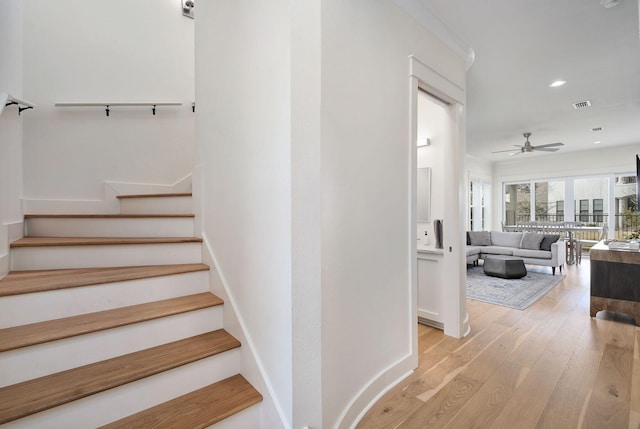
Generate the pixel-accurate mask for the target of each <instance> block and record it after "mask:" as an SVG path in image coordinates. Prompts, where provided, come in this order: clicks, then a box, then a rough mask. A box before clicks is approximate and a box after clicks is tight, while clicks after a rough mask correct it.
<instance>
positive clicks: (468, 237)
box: [467, 231, 471, 244]
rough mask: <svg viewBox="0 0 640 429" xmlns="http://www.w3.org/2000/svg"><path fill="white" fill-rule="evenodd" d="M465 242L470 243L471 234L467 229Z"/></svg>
mask: <svg viewBox="0 0 640 429" xmlns="http://www.w3.org/2000/svg"><path fill="white" fill-rule="evenodd" d="M467 244H471V236H470V235H469V231H467Z"/></svg>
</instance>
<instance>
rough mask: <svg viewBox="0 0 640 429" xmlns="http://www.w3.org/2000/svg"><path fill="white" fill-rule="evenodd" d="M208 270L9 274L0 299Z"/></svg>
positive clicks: (163, 268) (188, 267) (154, 268)
mask: <svg viewBox="0 0 640 429" xmlns="http://www.w3.org/2000/svg"><path fill="white" fill-rule="evenodd" d="M208 269H209V266H208V265H205V264H172V265H147V266H136V267H106V268H73V269H64V270H33V271H12V272H10V273H9V274H7V276H6V277H4V278H3V279H0V297H2V296H9V295H18V294H24V293H33V292H44V291H49V290H58V289H66V288H72V287H80V286H91V285H98V284H103V283H114V282H120V281H126V280H138V279H144V278H150V277H160V276H169V275H174V274H184V273H190V272H195V271H206V270H208Z"/></svg>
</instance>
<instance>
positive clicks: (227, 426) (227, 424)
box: [207, 404, 260, 429]
mask: <svg viewBox="0 0 640 429" xmlns="http://www.w3.org/2000/svg"><path fill="white" fill-rule="evenodd" d="M207 427H208V428H215V429H243V428H259V427H260V407H259V405H258V404H256V405H253V406H251V407H249V408H247V409H245V410H242V411H240V412H239V413H236V414H234V415H232V416H229V417H227V418H226V419H224V420H222V421H221V422H219V423H216V424H214V425H211V426H207Z"/></svg>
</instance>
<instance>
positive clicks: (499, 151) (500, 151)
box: [491, 145, 522, 153]
mask: <svg viewBox="0 0 640 429" xmlns="http://www.w3.org/2000/svg"><path fill="white" fill-rule="evenodd" d="M514 146H515V147H520V146H518V145H514ZM521 150H522V149H520V150H519V152H520V151H521ZM502 152H513V149H507V150H497V151H495V152H491V153H502Z"/></svg>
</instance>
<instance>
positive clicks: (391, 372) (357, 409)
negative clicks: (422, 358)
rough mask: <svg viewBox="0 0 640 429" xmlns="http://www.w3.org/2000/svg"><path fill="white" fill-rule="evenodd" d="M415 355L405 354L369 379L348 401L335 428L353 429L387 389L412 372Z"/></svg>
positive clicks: (414, 365)
mask: <svg viewBox="0 0 640 429" xmlns="http://www.w3.org/2000/svg"><path fill="white" fill-rule="evenodd" d="M416 365H417V356H414V355H413V354H410V355H407V356H405V357H404V358H402V359H400V360H399V361H397V362H396V363H395V364H393V365H391V366H389V367H388V368H387V369H385V370H383V371H381V372H380V373H379V374H378V375H377V376H376V377H374V378H373V379H371V381H370V382H369V384H368V385H367V386H365V387H364V388H363V389H362V390H361V391H360V392H358V394H357V395H356V396H355V397H354V399H353V400H352V401H351V402H350V403H349V405H348V406H347V407H345V410H344V411H343V413H342V415H341V416H340V418H339V419H338V423H337V424H336V426H335V427H336V428H350V429H353V428H355V427H356V425H357V424H358V423H359V422H360V420H362V418H363V417H364V415H365V414H366V413H367V411H369V410H370V409H371V407H372V406H373V405H374V404H375V403H376V402H377V401H378V400H379V399H380V398H381V397H382V396H383V395H384V394H385V393H387V392H388V391H389V390H391V389H392V388H394V387H395V386H396V385H397V384H398V383H400V382H401V381H402V380H404V379H405V378H407V377H408V376H409V375H411V374H412V373H413V371H414V370H415V368H416Z"/></svg>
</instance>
